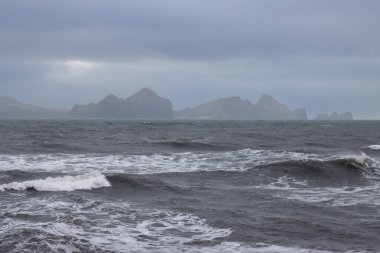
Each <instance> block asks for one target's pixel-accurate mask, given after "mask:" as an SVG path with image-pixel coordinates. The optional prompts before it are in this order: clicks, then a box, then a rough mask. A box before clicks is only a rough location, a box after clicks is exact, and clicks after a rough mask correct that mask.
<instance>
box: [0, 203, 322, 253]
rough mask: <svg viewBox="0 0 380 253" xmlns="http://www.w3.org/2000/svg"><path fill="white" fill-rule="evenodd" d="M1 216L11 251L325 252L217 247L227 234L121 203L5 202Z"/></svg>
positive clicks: (0, 241) (3, 241) (3, 239)
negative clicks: (40, 219) (41, 218)
mask: <svg viewBox="0 0 380 253" xmlns="http://www.w3.org/2000/svg"><path fill="white" fill-rule="evenodd" d="M0 215H1V217H5V218H4V219H1V220H0V248H3V249H4V248H7V247H12V248H13V250H12V251H11V252H22V251H28V249H31V248H33V249H35V250H36V249H39V250H41V251H44V252H67V253H69V252H83V251H89V252H185V253H187V252H189V253H190V252H198V253H223V252H226V253H227V252H231V253H232V252H252V253H253V252H255V253H290V252H292V253H312V252H315V253H329V252H328V251H321V250H312V249H302V248H298V247H285V246H278V245H268V244H262V243H250V244H248V243H239V242H229V241H223V242H221V240H220V239H222V240H225V239H226V238H227V237H228V236H230V234H231V233H232V230H231V229H228V228H216V227H212V226H210V225H208V224H207V221H206V220H205V219H202V218H199V217H198V216H195V215H192V214H188V213H176V212H173V211H164V210H149V209H143V208H138V207H135V206H133V205H130V204H129V203H126V202H122V201H120V202H110V201H106V200H86V199H80V200H79V201H76V202H75V201H73V202H71V201H66V200H64V199H61V198H59V197H56V196H55V197H48V198H39V199H33V200H31V199H30V200H27V201H25V202H22V203H21V202H19V203H14V202H13V201H12V200H9V201H8V202H4V205H3V206H2V209H1V210H0ZM22 217H27V218H24V219H23V218H22ZM33 217H37V218H36V219H33ZM38 217H44V218H43V220H44V221H43V222H42V221H38ZM26 231H31V233H27V232H26ZM16 234H17V235H18V236H15V235H16ZM31 238H33V240H30V239H31ZM10 245H12V246H10ZM42 249H44V250H42ZM37 251H38V250H37Z"/></svg>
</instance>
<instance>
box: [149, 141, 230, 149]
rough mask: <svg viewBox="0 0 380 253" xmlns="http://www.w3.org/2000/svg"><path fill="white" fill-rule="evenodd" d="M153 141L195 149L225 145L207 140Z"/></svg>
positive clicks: (177, 147) (173, 146)
mask: <svg viewBox="0 0 380 253" xmlns="http://www.w3.org/2000/svg"><path fill="white" fill-rule="evenodd" d="M150 142H151V143H154V144H158V145H163V146H168V147H171V148H175V149H194V150H221V149H225V148H226V147H225V146H222V145H218V144H212V143H207V142H200V141H192V140H164V141H150Z"/></svg>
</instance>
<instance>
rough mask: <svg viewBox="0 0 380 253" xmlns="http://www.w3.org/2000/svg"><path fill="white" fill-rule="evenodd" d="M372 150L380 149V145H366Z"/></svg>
mask: <svg viewBox="0 0 380 253" xmlns="http://www.w3.org/2000/svg"><path fill="white" fill-rule="evenodd" d="M364 148H368V149H372V150H380V145H370V146H368V147H364Z"/></svg>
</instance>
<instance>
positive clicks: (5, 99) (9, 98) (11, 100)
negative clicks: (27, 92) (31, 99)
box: [0, 96, 20, 104]
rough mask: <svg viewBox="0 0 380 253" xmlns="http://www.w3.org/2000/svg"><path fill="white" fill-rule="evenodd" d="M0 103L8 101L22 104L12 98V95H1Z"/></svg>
mask: <svg viewBox="0 0 380 253" xmlns="http://www.w3.org/2000/svg"><path fill="white" fill-rule="evenodd" d="M0 103H6V104H20V102H19V101H17V100H16V99H14V98H12V97H6V96H4V97H0Z"/></svg>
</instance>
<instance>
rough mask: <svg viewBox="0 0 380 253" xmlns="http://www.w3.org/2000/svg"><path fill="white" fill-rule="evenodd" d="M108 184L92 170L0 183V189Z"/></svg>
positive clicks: (57, 188) (59, 188)
mask: <svg viewBox="0 0 380 253" xmlns="http://www.w3.org/2000/svg"><path fill="white" fill-rule="evenodd" d="M110 186H111V184H110V183H109V182H108V180H107V179H106V177H105V176H104V175H103V174H101V173H99V172H94V173H89V174H84V175H78V176H62V177H48V178H45V179H37V180H29V181H24V182H12V183H8V184H2V185H0V191H5V190H16V191H25V190H35V191H75V190H91V189H96V188H102V187H110Z"/></svg>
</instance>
